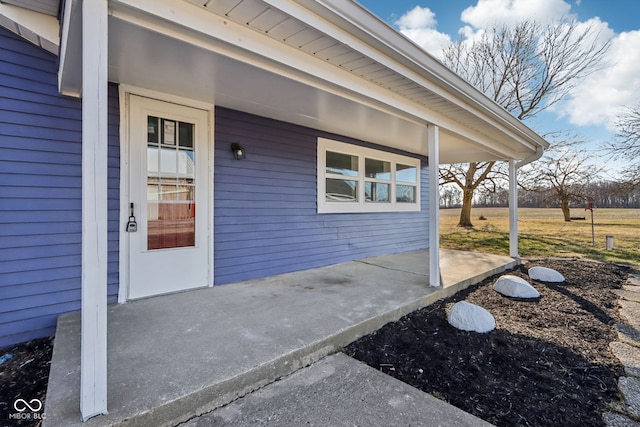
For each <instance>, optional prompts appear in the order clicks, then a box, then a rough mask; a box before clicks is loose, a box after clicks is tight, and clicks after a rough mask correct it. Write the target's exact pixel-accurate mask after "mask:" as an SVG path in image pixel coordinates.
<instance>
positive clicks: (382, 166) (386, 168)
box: [364, 159, 391, 180]
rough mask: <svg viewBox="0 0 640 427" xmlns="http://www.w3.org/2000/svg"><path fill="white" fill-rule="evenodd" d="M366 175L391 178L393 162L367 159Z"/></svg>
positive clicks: (365, 162) (365, 163)
mask: <svg viewBox="0 0 640 427" xmlns="http://www.w3.org/2000/svg"><path fill="white" fill-rule="evenodd" d="M364 170H365V176H366V177H367V178H375V179H386V180H391V163H390V162H383V161H382V160H373V159H365V160H364Z"/></svg>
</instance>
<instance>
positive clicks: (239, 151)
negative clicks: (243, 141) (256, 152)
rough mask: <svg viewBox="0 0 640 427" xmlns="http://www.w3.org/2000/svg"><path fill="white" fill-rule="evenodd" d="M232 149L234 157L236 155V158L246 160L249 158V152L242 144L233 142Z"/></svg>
mask: <svg viewBox="0 0 640 427" xmlns="http://www.w3.org/2000/svg"><path fill="white" fill-rule="evenodd" d="M231 151H233V157H235V158H236V160H244V159H246V158H247V153H246V152H245V151H244V148H243V147H242V145H240V144H236V143H235V142H234V143H233V144H231Z"/></svg>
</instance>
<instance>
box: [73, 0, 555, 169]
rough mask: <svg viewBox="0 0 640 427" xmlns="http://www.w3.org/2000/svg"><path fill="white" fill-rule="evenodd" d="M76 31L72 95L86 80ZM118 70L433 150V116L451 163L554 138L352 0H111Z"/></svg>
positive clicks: (133, 80)
mask: <svg viewBox="0 0 640 427" xmlns="http://www.w3.org/2000/svg"><path fill="white" fill-rule="evenodd" d="M69 4H71V10H73V7H74V5H75V7H76V8H79V6H78V2H77V0H69V3H68V4H67V8H69V7H70V6H69ZM336 4H338V5H340V7H344V8H346V9H349V8H351V9H354V8H355V14H356V15H357V16H358V18H360V19H361V20H364V21H366V22H365V24H367V25H374V26H378V27H376V30H378V31H383V32H385V36H390V37H393V38H395V40H394V43H396V44H399V45H401V46H402V48H403V49H405V50H406V51H407V52H408V51H411V50H412V49H413V50H414V51H415V52H413V53H412V54H411V55H414V56H416V58H417V59H415V58H413V57H412V56H411V55H409V54H407V53H406V52H400V51H399V50H398V49H397V48H395V47H394V46H391V45H389V44H385V43H386V42H385V41H384V40H383V41H379V40H377V39H376V37H381V36H380V35H379V34H376V33H375V32H373V31H371V27H367V25H361V24H360V23H354V22H350V21H349V22H347V21H348V20H347V18H345V16H347V17H353V16H354V15H353V13H354V10H348V11H347V12H344V11H340V10H338V9H337V6H335V5H336ZM75 15H76V16H77V13H76V14H75ZM75 19H76V24H75V25H76V26H77V18H75ZM70 20H71V21H72V20H73V19H70ZM78 32H79V30H78V29H77V28H76V30H75V31H74V30H73V29H72V30H71V32H70V34H71V35H72V37H78V35H79V33H78ZM63 35H64V34H63ZM72 37H71V38H70V39H69V46H71V47H72V49H67V56H66V58H65V62H64V63H63V64H62V67H63V68H62V69H63V71H65V70H66V71H65V73H63V79H62V83H61V87H62V89H63V90H67V91H69V92H73V91H74V90H75V91H79V90H80V87H81V79H80V78H79V76H78V74H77V70H78V69H79V61H80V58H79V53H77V52H74V49H75V48H74V47H73V46H74V40H73V39H72ZM76 45H77V44H76ZM263 47H264V49H263ZM398 58H399V59H400V60H399V59H398ZM65 67H66V68H65ZM434 68H436V69H437V70H436V71H434ZM443 74H446V76H445V77H446V78H442V75H443ZM64 76H66V80H65V78H64ZM109 79H110V80H111V81H115V82H119V83H123V84H129V85H133V86H139V87H143V88H147V89H152V90H156V91H160V92H166V93H169V94H173V95H179V96H182V97H186V98H192V99H194V100H198V101H204V102H210V103H215V104H216V105H220V106H224V107H228V108H234V109H238V110H242V111H247V112H250V113H254V114H258V115H261V116H266V117H271V118H274V119H278V120H284V121H287V122H291V123H295V124H299V125H303V126H309V127H313V128H317V129H320V130H324V131H327V132H332V133H337V134H343V135H346V136H350V137H353V138H358V139H362V140H366V141H370V142H374V143H378V144H381V145H385V146H390V147H394V148H398V149H402V150H405V151H408V152H413V153H418V154H423V155H426V154H427V126H428V125H430V124H435V125H438V126H440V129H441V131H440V138H441V139H440V142H441V145H440V159H441V162H442V163H451V162H462V161H480V160H490V159H509V158H513V159H522V158H525V157H527V156H529V155H531V154H532V153H533V152H535V151H536V146H540V145H543V146H544V145H546V142H544V141H543V140H542V138H540V137H538V136H537V135H536V134H535V133H533V132H532V131H531V130H529V129H528V128H526V126H524V125H523V124H522V123H520V122H519V121H517V120H516V119H515V118H513V117H511V116H510V115H509V114H508V113H506V112H505V111H504V110H502V109H501V108H500V107H498V106H496V105H495V104H493V103H492V102H491V101H489V100H488V99H486V98H485V97H484V96H483V95H481V94H479V92H477V91H476V90H475V89H473V88H472V87H471V86H469V85H468V84H466V83H464V82H462V80H461V79H459V78H458V77H457V76H455V75H454V74H453V73H451V72H449V71H448V70H446V69H445V68H444V67H443V66H442V65H441V64H439V63H438V62H437V61H435V60H434V59H433V58H432V57H430V56H429V55H428V54H426V53H425V52H423V51H421V50H420V49H419V48H418V47H417V46H415V45H413V44H412V43H411V42H409V41H408V40H406V39H404V38H403V36H401V35H399V34H398V33H397V32H396V31H395V30H393V29H391V28H390V27H388V26H387V25H386V24H384V23H382V21H380V20H379V19H377V18H375V17H374V16H373V15H371V14H370V13H368V12H366V10H364V9H363V8H361V7H360V6H359V5H357V3H355V2H352V1H348V0H335V1H334V0H297V1H277V0H184V1H179V0H155V1H151V0H136V1H133V0H111V1H110V17H109ZM447 79H449V80H447Z"/></svg>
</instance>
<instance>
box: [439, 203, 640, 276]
mask: <svg viewBox="0 0 640 427" xmlns="http://www.w3.org/2000/svg"><path fill="white" fill-rule="evenodd" d="M471 214H472V221H473V225H474V228H473V229H465V228H461V227H457V223H458V218H459V216H460V210H459V209H441V210H440V227H441V230H440V245H441V246H442V247H443V248H448V249H462V250H472V251H478V252H488V253H494V254H499V255H508V254H509V210H508V209H507V208H473V209H472V211H471ZM518 215H519V221H518V232H519V233H518V234H519V236H520V245H519V252H520V256H521V257H523V258H538V257H580V258H589V259H595V260H598V261H612V262H616V263H622V264H632V265H640V209H596V210H595V211H594V213H593V216H594V224H595V226H594V229H595V246H592V242H591V216H590V212H589V211H585V210H584V209H583V208H575V209H572V210H571V215H572V216H576V217H577V216H579V217H582V216H584V217H585V218H586V219H585V220H574V221H571V222H564V220H563V217H562V212H561V211H560V209H559V208H557V209H533V208H531V209H527V208H522V209H519V210H518ZM480 217H483V218H485V219H482V220H481V219H479V218H480ZM607 235H611V236H614V249H613V250H609V251H608V250H606V248H605V245H606V236H607Z"/></svg>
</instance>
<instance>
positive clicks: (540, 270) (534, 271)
mask: <svg viewBox="0 0 640 427" xmlns="http://www.w3.org/2000/svg"><path fill="white" fill-rule="evenodd" d="M529 277H531V279H533V280H538V281H540V282H550V283H560V282H564V276H563V275H562V274H560V273H558V272H557V271H556V270H554V269H551V268H547V267H538V266H536V267H531V268H530V269H529Z"/></svg>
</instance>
